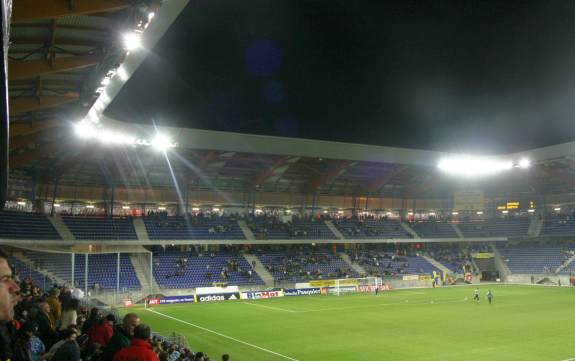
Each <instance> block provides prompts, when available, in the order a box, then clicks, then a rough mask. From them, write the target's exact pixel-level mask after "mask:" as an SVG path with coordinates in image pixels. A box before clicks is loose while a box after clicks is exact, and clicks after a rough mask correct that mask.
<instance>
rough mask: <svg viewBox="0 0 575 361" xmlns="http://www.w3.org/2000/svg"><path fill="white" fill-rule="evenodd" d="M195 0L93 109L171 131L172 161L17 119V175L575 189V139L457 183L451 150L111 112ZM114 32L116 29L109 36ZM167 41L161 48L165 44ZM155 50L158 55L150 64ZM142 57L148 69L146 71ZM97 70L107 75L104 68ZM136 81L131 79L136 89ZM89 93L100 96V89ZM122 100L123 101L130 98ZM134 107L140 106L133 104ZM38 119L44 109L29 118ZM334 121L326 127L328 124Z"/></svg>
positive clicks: (300, 188) (309, 186) (141, 182)
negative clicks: (444, 161)
mask: <svg viewBox="0 0 575 361" xmlns="http://www.w3.org/2000/svg"><path fill="white" fill-rule="evenodd" d="M186 4H187V1H185V0H179V1H169V2H165V3H163V5H162V7H161V8H160V9H159V12H158V14H157V15H156V18H155V19H154V21H153V22H152V23H151V24H150V27H149V28H148V30H147V31H146V32H145V33H144V39H143V42H144V44H146V45H147V46H148V48H147V49H146V51H142V52H132V53H130V54H128V55H127V56H126V57H125V58H123V59H122V60H123V62H122V63H121V64H122V65H121V66H120V68H121V69H122V71H123V72H124V76H123V77H118V76H116V77H115V78H113V79H112V82H111V84H110V86H108V87H106V88H105V89H104V91H103V92H102V93H101V95H100V96H99V97H98V98H97V100H96V101H95V103H94V105H92V107H91V108H90V112H89V113H88V114H89V115H90V114H92V113H95V114H96V116H97V117H98V118H100V119H101V123H102V124H104V125H105V126H107V127H110V128H113V129H121V130H123V131H126V132H130V133H134V134H136V133H138V134H144V135H148V136H151V135H153V134H154V133H155V132H157V131H161V132H163V133H166V134H169V135H170V136H171V137H172V138H173V139H174V140H175V141H176V142H177V143H178V147H177V148H175V149H173V150H170V151H169V152H168V159H169V162H167V161H166V157H165V156H164V155H163V154H162V153H158V152H155V151H154V150H152V149H146V148H137V149H136V148H132V147H121V146H105V145H102V144H98V143H95V142H91V141H87V142H86V141H81V140H79V139H76V137H75V136H74V135H73V134H71V133H72V130H71V127H70V128H66V129H67V131H62V130H61V129H58V130H57V131H52V130H53V128H54V127H55V126H56V127H57V126H62V125H63V124H65V123H64V122H62V118H63V116H60V118H59V120H57V121H50V119H48V118H46V117H42V118H40V117H37V118H34V117H32V118H29V119H25V118H22V119H18V120H16V121H15V122H13V123H12V124H11V126H12V134H17V135H18V136H19V137H22V136H25V137H27V138H25V139H22V138H18V137H17V136H15V137H13V138H12V139H11V142H12V143H11V144H12V148H13V149H12V154H11V158H10V162H11V168H12V169H13V170H15V171H16V173H15V174H16V175H17V176H22V177H36V178H37V179H39V180H40V181H42V179H44V181H48V182H53V181H54V180H55V179H58V180H59V182H60V184H78V185H97V186H110V185H116V186H128V187H173V186H174V183H175V181H177V183H178V184H179V185H180V187H182V186H183V185H188V186H191V187H193V188H195V189H216V190H222V191H223V190H235V191H253V190H259V191H284V192H319V193H321V194H334V195H352V194H370V195H374V196H377V195H382V196H394V197H443V196H447V195H450V194H451V193H452V192H453V190H454V189H458V188H461V187H465V188H483V189H485V190H487V191H488V193H490V194H494V195H500V194H521V193H527V194H533V193H540V194H544V193H561V192H572V191H574V190H575V189H574V188H575V174H573V171H572V168H573V162H572V160H571V159H572V157H573V155H574V153H575V152H574V150H575V144H573V143H565V144H561V145H555V146H550V147H546V148H540V149H535V150H530V151H525V152H522V153H512V154H506V155H504V157H507V158H513V159H515V160H517V159H519V158H520V157H524V156H527V157H528V158H529V159H531V160H532V161H533V163H534V166H533V167H532V168H531V169H530V170H529V171H526V172H513V173H509V174H505V175H501V176H499V177H496V178H488V179H483V180H473V181H471V180H466V181H457V180H453V179H449V178H447V177H446V176H445V175H442V174H441V173H439V172H438V170H437V168H436V165H437V162H438V160H439V159H440V158H441V157H442V156H444V155H445V154H446V153H441V152H436V151H429V150H415V149H408V148H399V147H384V146H374V145H362V144H352V143H349V142H347V143H342V142H334V141H319V140H308V139H301V138H287V137H277V136H269V135H253V134H251V135H250V134H240V133H233V132H222V131H213V130H199V129H192V128H189V127H184V128H169V127H165V126H162V125H160V126H157V127H156V126H151V125H146V124H139V123H140V122H136V123H134V122H126V121H125V120H126V119H120V120H117V119H113V118H112V117H110V116H105V115H103V114H102V113H103V112H104V111H105V110H106V109H107V108H108V106H109V104H110V103H112V102H113V101H114V100H115V99H116V96H117V95H118V94H119V93H120V92H121V89H122V87H123V86H124V84H125V81H126V79H127V78H129V77H130V76H131V75H132V74H134V73H135V76H136V77H137V76H138V72H141V71H142V69H145V66H146V65H145V64H146V62H148V61H153V60H154V59H156V60H157V59H158V58H159V57H163V56H164V55H162V54H159V53H158V52H157V51H155V52H153V51H152V52H151V53H150V52H149V51H150V49H153V48H154V47H153V45H154V44H156V42H158V41H159V40H160V38H161V36H162V34H163V33H164V32H166V31H167V30H168V28H169V27H170V25H171V24H172V22H173V21H174V20H175V19H176V18H177V16H178V14H180V12H181V11H182V10H184V8H185V5H186ZM188 10H189V8H188V9H185V10H184V11H188ZM124 11H127V10H124ZM96 17H97V18H98V19H96V20H92V21H93V22H98V21H102V22H105V21H108V20H106V19H107V18H108V16H104V17H103V19H104V20H102V19H100V17H101V16H100V15H98V16H96ZM64 19H66V18H64ZM180 20H181V17H180ZM58 21H61V20H58ZM102 24H103V23H102ZM102 26H103V25H102ZM176 27H177V24H176ZM110 36H112V35H110V34H108V39H109V37H110ZM158 46H160V47H161V43H160V45H158ZM156 49H157V47H156ZM146 56H148V58H147V59H151V60H145V57H146ZM165 56H166V57H168V55H165ZM142 62H144V67H141V68H139V69H138V67H139V66H140V64H141V63H142ZM120 68H118V69H120ZM164 70H165V69H164ZM94 71H95V72H96V73H98V70H94ZM175 71H179V70H177V69H176V70H175ZM100 76H101V74H100ZM118 78H122V79H120V80H118ZM100 79H101V78H100ZM131 84H132V82H131V80H129V81H128V83H127V84H126V87H127V88H126V89H127V90H129V89H130V87H131ZM153 85H154V86H155V85H156V84H155V83H154V84H153ZM154 86H151V85H150V84H148V86H147V87H146V91H149V92H150V93H153V91H152V90H153V89H152V88H154ZM88 94H90V97H91V99H92V100H94V94H93V93H92V92H88ZM118 99H122V95H121V94H120V96H119V97H118ZM159 99H163V98H161V97H160V98H159ZM145 103H146V99H145V98H142V99H141V100H140V101H139V102H138V106H144V105H145ZM168 103H169V102H168ZM89 104H92V103H91V102H90V103H89ZM131 106H135V105H134V104H133V103H132V104H131ZM85 111H86V110H84V113H85ZM64 114H65V113H64ZM30 115H32V116H33V115H34V114H30V113H27V114H26V116H30ZM30 119H33V120H32V121H31V120H30ZM355 120H356V119H353V121H354V122H355ZM144 123H146V122H144ZM160 123H162V122H160ZM167 123H169V122H167ZM162 124H163V123H162ZM329 126H330V125H329V124H327V125H326V124H324V128H325V129H326V130H327V129H328V128H329ZM566 133H568V132H566ZM412 136H413V134H412V133H409V132H408V133H405V134H402V137H404V138H409V137H412ZM169 167H171V168H172V169H170V168H169Z"/></svg>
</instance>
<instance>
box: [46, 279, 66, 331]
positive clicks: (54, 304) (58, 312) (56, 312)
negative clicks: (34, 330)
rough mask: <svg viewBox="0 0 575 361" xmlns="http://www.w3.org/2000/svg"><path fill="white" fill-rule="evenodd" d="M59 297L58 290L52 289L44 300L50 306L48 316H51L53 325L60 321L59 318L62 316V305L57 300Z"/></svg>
mask: <svg viewBox="0 0 575 361" xmlns="http://www.w3.org/2000/svg"><path fill="white" fill-rule="evenodd" d="M59 296H60V290H58V289H57V288H53V289H51V290H50V292H49V295H48V297H47V298H46V302H47V303H48V304H49V305H50V314H51V315H52V321H54V323H57V322H58V321H60V316H62V304H61V303H60V300H59V299H58V297H59Z"/></svg>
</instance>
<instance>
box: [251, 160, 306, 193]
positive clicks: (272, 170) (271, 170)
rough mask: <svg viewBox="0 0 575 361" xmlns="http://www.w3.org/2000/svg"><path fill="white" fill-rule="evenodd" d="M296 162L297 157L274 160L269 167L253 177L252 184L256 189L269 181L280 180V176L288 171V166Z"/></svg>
mask: <svg viewBox="0 0 575 361" xmlns="http://www.w3.org/2000/svg"><path fill="white" fill-rule="evenodd" d="M298 160H299V157H280V158H278V159H276V160H275V161H274V162H273V164H272V165H271V166H270V167H268V168H267V169H265V170H263V171H262V172H260V173H259V174H257V175H256V176H255V177H254V181H253V184H254V185H255V186H256V187H257V186H260V185H261V184H262V183H265V182H266V181H267V180H269V179H272V178H278V179H279V178H281V176H282V175H283V174H284V173H285V172H286V171H287V170H288V169H289V166H290V164H293V163H295V162H297V161H298Z"/></svg>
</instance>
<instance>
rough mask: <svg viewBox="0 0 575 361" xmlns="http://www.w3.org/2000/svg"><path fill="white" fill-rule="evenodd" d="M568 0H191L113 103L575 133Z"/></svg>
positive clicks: (284, 119) (216, 118) (130, 107)
mask: <svg viewBox="0 0 575 361" xmlns="http://www.w3.org/2000/svg"><path fill="white" fill-rule="evenodd" d="M574 19H575V1H559V0H555V1H546V0H537V1H527V0H523V1H510V0H498V1H463V0H455V1H441V0H432V1H421V0H419V1H408V0H400V1H350V0H341V1H340V0H329V1H319V0H314V1H311V0H310V1H295V0H286V1H280V0H274V1H270V0H264V1H219V0H192V1H191V2H190V4H189V5H188V7H187V8H186V9H185V10H184V11H183V12H182V14H181V15H180V16H179V18H178V19H177V20H176V22H175V23H174V24H173V25H172V27H171V28H170V29H169V30H168V32H167V33H166V34H165V36H164V38H163V39H162V40H161V41H160V42H159V44H158V45H157V46H156V48H155V49H153V52H152V54H151V55H150V56H149V57H148V58H147V59H146V61H145V62H144V64H143V65H142V66H141V67H140V68H139V69H138V71H137V72H136V73H135V74H134V76H133V77H132V79H130V80H129V82H128V83H127V84H126V86H125V87H124V89H123V90H122V92H121V93H120V94H119V96H118V97H117V98H116V99H115V100H114V102H113V103H112V105H111V106H110V108H109V109H108V111H107V114H108V115H111V116H113V117H117V118H118V119H121V120H126V121H134V122H141V123H151V122H152V121H154V122H156V123H157V124H160V125H172V126H185V127H190V128H201V129H212V130H224V131H234V132H242V133H255V134H266V135H278V136H287V137H301V138H311V139H324V140H337V141H345V142H353V143H366V144H376V145H386V146H400V147H410V148H420V149H435V150H447V151H459V152H461V151H463V152H482V153H493V152H511V151H518V150H524V149H530V148H534V147H540V146H545V145H550V144H556V143H561V142H566V141H571V140H575V20H574Z"/></svg>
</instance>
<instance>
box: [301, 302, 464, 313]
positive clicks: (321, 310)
mask: <svg viewBox="0 0 575 361" xmlns="http://www.w3.org/2000/svg"><path fill="white" fill-rule="evenodd" d="M459 302H467V301H465V300H460V299H445V300H439V301H435V300H429V301H424V302H411V303H408V302H395V303H380V304H377V305H365V306H350V307H330V308H319V309H317V310H309V311H296V312H301V313H308V312H325V311H342V310H355V309H359V308H378V307H383V306H413V305H430V304H435V305H443V304H446V303H459Z"/></svg>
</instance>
